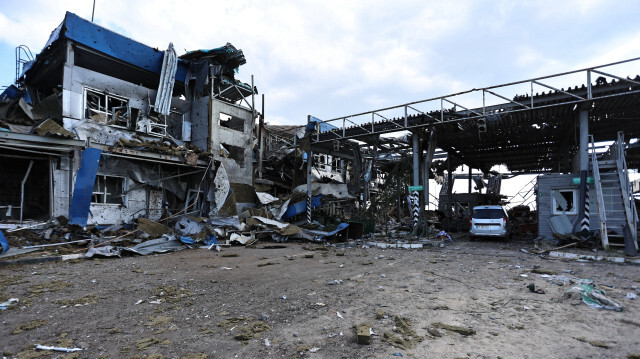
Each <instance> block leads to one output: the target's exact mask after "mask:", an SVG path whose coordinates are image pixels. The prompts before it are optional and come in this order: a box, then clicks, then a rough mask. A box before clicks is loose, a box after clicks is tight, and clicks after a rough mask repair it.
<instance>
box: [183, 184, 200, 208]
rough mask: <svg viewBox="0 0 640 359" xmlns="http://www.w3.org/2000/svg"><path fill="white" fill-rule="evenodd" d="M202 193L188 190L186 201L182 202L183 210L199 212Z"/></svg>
mask: <svg viewBox="0 0 640 359" xmlns="http://www.w3.org/2000/svg"><path fill="white" fill-rule="evenodd" d="M203 198H204V191H202V190H200V191H199V190H197V189H189V191H188V192H187V200H186V201H185V202H184V209H185V210H186V211H187V213H188V212H194V211H199V210H200V207H202V199H203Z"/></svg>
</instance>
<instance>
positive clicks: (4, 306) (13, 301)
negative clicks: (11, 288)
mask: <svg viewBox="0 0 640 359" xmlns="http://www.w3.org/2000/svg"><path fill="white" fill-rule="evenodd" d="M17 303H18V298H11V299H9V300H8V301H6V302H4V303H0V310H7V308H9V306H11V305H12V304H17Z"/></svg>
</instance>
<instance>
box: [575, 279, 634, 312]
mask: <svg viewBox="0 0 640 359" xmlns="http://www.w3.org/2000/svg"><path fill="white" fill-rule="evenodd" d="M575 293H580V297H581V298H582V302H583V303H584V304H586V305H588V306H590V307H591V308H598V309H601V308H603V309H609V310H613V311H616V312H621V311H623V310H624V307H623V306H621V305H620V304H618V303H616V302H615V301H613V300H612V299H610V298H609V297H607V295H606V293H605V291H604V290H602V289H598V288H596V287H595V286H593V285H587V284H579V285H577V286H574V287H572V288H571V289H569V290H568V291H567V292H566V293H565V294H564V298H567V299H568V298H570V297H571V295H572V294H575Z"/></svg>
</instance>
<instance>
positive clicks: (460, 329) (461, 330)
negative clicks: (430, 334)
mask: <svg viewBox="0 0 640 359" xmlns="http://www.w3.org/2000/svg"><path fill="white" fill-rule="evenodd" d="M431 326H432V327H435V328H439V329H445V330H449V331H452V332H456V333H458V334H462V335H464V336H469V335H475V334H476V331H475V330H473V329H471V328H465V327H461V326H457V325H450V324H444V323H440V322H436V323H431Z"/></svg>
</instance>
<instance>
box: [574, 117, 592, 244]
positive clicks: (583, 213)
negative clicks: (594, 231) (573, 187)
mask: <svg viewBox="0 0 640 359" xmlns="http://www.w3.org/2000/svg"><path fill="white" fill-rule="evenodd" d="M578 116H579V117H578V121H579V126H580V143H579V150H578V153H579V154H578V158H579V161H580V207H579V208H580V213H579V214H580V215H579V217H578V218H580V219H581V220H580V221H578V228H577V229H576V230H577V231H585V232H588V231H589V209H588V208H586V206H587V205H588V201H587V200H586V198H587V196H588V194H587V173H588V171H589V152H588V150H589V111H584V110H582V111H580V113H579V114H578Z"/></svg>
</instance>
